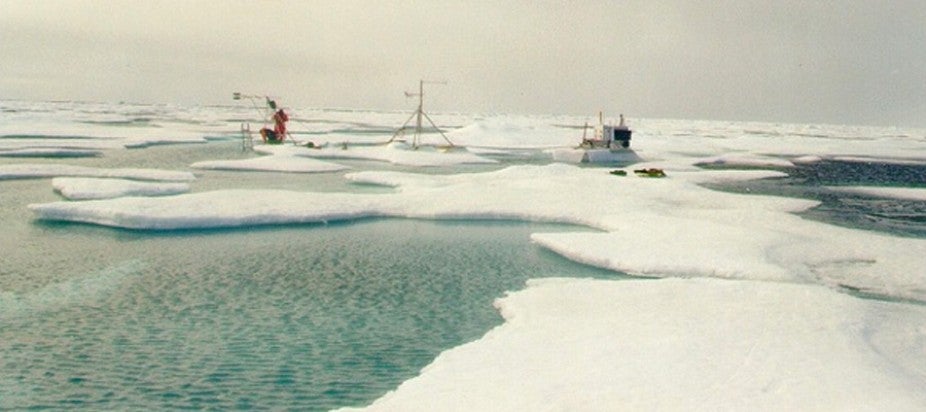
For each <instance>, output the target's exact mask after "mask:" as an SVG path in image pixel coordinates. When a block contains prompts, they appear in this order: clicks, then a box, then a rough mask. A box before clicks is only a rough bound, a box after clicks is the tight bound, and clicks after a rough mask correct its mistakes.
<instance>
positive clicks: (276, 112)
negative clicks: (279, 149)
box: [232, 92, 297, 151]
mask: <svg viewBox="0 0 926 412" xmlns="http://www.w3.org/2000/svg"><path fill="white" fill-rule="evenodd" d="M232 99H233V100H242V99H246V100H249V101H250V102H251V105H252V106H254V110H257V112H258V113H259V114H260V116H261V118H262V119H264V126H263V127H262V128H261V129H260V136H261V139H263V141H264V143H269V144H280V143H283V141H284V140H286V137H287V136H289V134H288V133H287V131H286V122H287V121H289V115H288V114H286V112H285V111H284V110H283V109H282V108H278V107H277V102H276V100H273V99H271V98H269V97H267V96H259V95H253V94H243V93H240V92H234V93H232ZM260 100H263V101H264V104H266V106H262V105H259V104H258V101H260ZM270 120H272V121H273V128H272V129H271V128H270V127H269V124H268V122H269V121H270ZM241 139H242V144H241V150H244V151H246V150H250V149H253V148H254V138H253V135H252V134H251V125H250V124H249V123H242V124H241ZM290 140H291V141H292V142H293V144H297V143H296V141H295V140H292V139H290Z"/></svg>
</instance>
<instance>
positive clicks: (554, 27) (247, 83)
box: [0, 0, 926, 126]
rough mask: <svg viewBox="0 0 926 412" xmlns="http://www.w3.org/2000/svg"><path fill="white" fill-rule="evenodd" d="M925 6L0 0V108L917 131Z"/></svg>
mask: <svg viewBox="0 0 926 412" xmlns="http://www.w3.org/2000/svg"><path fill="white" fill-rule="evenodd" d="M924 22H926V2H923V1H920V0H909V1H874V0H871V1H796V0H785V1H768V0H762V1H759V0H736V1H733V0H715V1H670V0H629V1H582V0H578V1H563V2H554V1H518V0H509V1H492V2H486V1H441V0H428V1H424V0H422V1H374V0H370V1H351V0H330V1H328V0H318V1H233V0H229V1H154V0H144V1H142V0H138V1H130V0H125V1H82V0H72V1H45V0H38V1H35V0H30V1H26V0H0V58H2V61H0V98H13V99H35V100H100V101H122V100H125V101H135V102H152V103H183V104H191V103H204V104H215V103H224V104H228V103H231V98H230V96H231V93H232V92H233V91H242V92H249V93H258V94H271V95H274V96H278V97H279V98H280V99H281V100H282V101H283V102H284V103H285V104H287V105H290V106H295V107H308V106H315V107H331V106H337V107H357V108H378V109H406V108H410V107H411V106H413V104H414V102H412V101H406V98H405V97H404V96H403V94H402V92H403V91H405V90H414V88H415V87H416V86H417V82H418V79H419V78H425V79H433V80H445V81H447V84H446V85H434V86H432V87H430V88H429V89H428V90H426V92H428V93H429V94H430V98H429V101H428V103H429V104H431V108H432V109H433V110H447V111H463V112H512V113H540V114H548V113H563V114H593V113H595V112H597V111H598V110H599V109H600V110H604V111H606V112H608V113H615V112H618V111H620V112H624V113H627V114H628V115H629V116H631V117H670V118H693V119H729V120H766V121H784V122H818V123H851V124H882V125H907V126H926V24H924Z"/></svg>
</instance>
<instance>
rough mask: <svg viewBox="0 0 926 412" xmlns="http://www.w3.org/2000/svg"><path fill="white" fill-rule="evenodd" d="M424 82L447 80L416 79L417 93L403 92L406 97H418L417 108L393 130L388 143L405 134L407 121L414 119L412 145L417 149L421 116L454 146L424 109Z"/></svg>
mask: <svg viewBox="0 0 926 412" xmlns="http://www.w3.org/2000/svg"><path fill="white" fill-rule="evenodd" d="M425 83H428V84H447V82H445V81H444V82H438V81H425V80H419V81H418V93H411V92H405V97H406V98H408V97H415V96H417V97H418V109H417V110H415V112H414V113H412V115H411V116H410V117H409V118H408V120H406V121H405V123H403V124H402V127H400V128H399V129H398V130H396V131H395V133H394V134H393V135H392V138H390V139H389V143H392V142H393V141H394V140H396V139H397V138H401V137H402V136H404V135H405V131H406V130H407V129H408V128H409V127H408V123H409V122H411V121H412V119H415V134H414V136H413V137H412V147H413V148H415V149H417V148H418V146H419V144H418V143H419V140H420V137H421V134H422V128H421V125H422V118H423V119H426V120H427V121H428V123H430V124H431V127H433V128H434V130H437V132H438V133H440V135H441V137H443V138H444V140H445V141H447V144H449V145H450V147H451V148H452V147H454V145H453V142H451V141H450V139H449V138H447V135H445V134H444V132H443V131H442V130H441V129H440V127H437V125H436V124H434V121H433V120H431V117H430V116H428V114H427V113H425V111H424V84H425Z"/></svg>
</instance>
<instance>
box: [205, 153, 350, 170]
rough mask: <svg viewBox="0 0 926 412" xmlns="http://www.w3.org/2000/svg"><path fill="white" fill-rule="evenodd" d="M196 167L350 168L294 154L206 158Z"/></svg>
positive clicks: (242, 168) (252, 168) (224, 168)
mask: <svg viewBox="0 0 926 412" xmlns="http://www.w3.org/2000/svg"><path fill="white" fill-rule="evenodd" d="M190 167H192V168H194V169H214V170H251V171H266V172H289V173H319V172H334V171H338V170H344V169H348V167H347V166H344V165H339V164H336V163H331V162H325V161H321V160H316V159H310V158H306V157H300V156H292V155H274V156H260V157H254V158H250V159H238V160H206V161H201V162H196V163H193V164H192V165H191V166H190Z"/></svg>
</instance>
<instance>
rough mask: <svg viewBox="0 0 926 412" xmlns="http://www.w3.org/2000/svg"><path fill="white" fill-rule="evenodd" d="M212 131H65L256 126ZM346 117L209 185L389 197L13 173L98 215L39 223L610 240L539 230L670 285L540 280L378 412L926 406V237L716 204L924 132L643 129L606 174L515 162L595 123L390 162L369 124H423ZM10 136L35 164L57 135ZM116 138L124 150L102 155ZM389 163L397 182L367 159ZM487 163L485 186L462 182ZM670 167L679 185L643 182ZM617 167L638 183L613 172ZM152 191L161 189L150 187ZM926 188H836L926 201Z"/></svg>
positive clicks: (20, 168)
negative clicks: (328, 225) (484, 230)
mask: <svg viewBox="0 0 926 412" xmlns="http://www.w3.org/2000/svg"><path fill="white" fill-rule="evenodd" d="M215 110H216V111H218V110H219V109H215ZM317 113H319V114H322V115H324V114H325V113H324V112H323V111H322V112H317ZM199 115H200V116H202V117H204V118H205V119H209V120H208V121H204V123H203V124H207V125H208V127H204V128H203V130H198V131H190V130H188V127H187V126H183V127H182V130H181V133H177V135H176V136H179V137H177V138H176V139H175V138H173V137H171V136H164V137H163V138H162V139H158V138H155V137H154V136H151V134H150V133H151V132H150V131H146V132H145V133H143V134H144V136H142V137H140V138H139V137H132V136H127V137H125V138H124V139H121V140H119V139H116V138H115V137H113V136H110V135H108V134H105V135H99V136H97V135H94V134H93V130H91V129H84V128H83V126H81V127H79V128H78V129H79V130H77V129H75V130H68V129H67V127H66V126H62V125H59V124H57V123H55V124H54V127H53V129H55V133H53V134H51V135H53V136H59V135H60V136H67V135H81V136H84V135H87V136H89V137H90V138H92V139H93V141H94V143H93V144H92V145H88V146H82V147H83V148H92V149H94V150H113V147H120V145H121V147H129V146H132V145H135V144H136V143H137V142H139V141H144V142H147V143H146V144H150V143H151V142H161V143H163V142H168V141H172V139H175V140H176V141H179V142H184V143H190V142H194V141H197V138H196V136H197V134H198V136H199V137H200V138H201V139H202V141H203V142H205V141H206V139H205V137H204V136H211V138H212V139H222V138H221V137H218V138H217V137H216V136H220V135H221V133H219V132H220V131H221V130H223V129H224V130H226V131H228V130H231V131H235V130H237V125H234V124H228V123H227V122H223V121H222V120H221V119H222V118H223V116H221V115H219V114H212V113H208V112H205V113H200V114H199ZM330 116H331V117H332V119H331V120H332V123H326V124H325V125H322V126H318V129H317V130H315V131H314V132H313V133H316V134H313V135H311V136H310V137H311V140H312V141H313V142H316V143H318V144H319V145H325V147H323V148H322V149H315V148H312V149H310V148H307V147H304V146H302V147H300V146H296V145H290V144H285V145H279V146H269V145H266V146H265V145H261V144H259V142H258V144H257V148H256V151H257V152H258V154H257V155H255V156H254V157H248V158H244V159H241V158H234V159H214V160H205V161H197V162H192V163H191V164H190V168H192V169H194V170H196V171H203V170H214V169H221V170H235V171H237V172H239V173H248V172H250V171H260V172H267V171H271V172H299V173H308V172H311V173H341V174H343V178H344V179H346V180H348V181H350V182H354V183H357V184H362V185H367V186H378V187H381V188H386V189H387V190H381V191H373V192H364V191H351V192H348V191H313V190H312V188H311V187H307V188H304V190H280V189H265V190H254V189H240V188H235V187H225V188H222V189H218V190H204V191H199V190H196V187H195V184H196V181H197V178H196V176H195V175H194V174H193V173H191V172H189V171H184V170H176V171H165V170H152V169H119V170H115V169H112V170H99V169H93V168H83V167H77V166H69V165H65V164H51V163H42V164H30V163H4V164H0V185H2V184H3V181H2V180H3V179H22V178H48V177H55V178H57V179H55V180H54V182H55V183H54V185H55V187H56V188H58V190H59V191H60V192H61V193H62V194H65V196H66V197H67V198H69V199H89V198H93V199H97V200H82V201H75V200H61V201H53V202H42V203H34V204H30V205H28V206H27V205H22V206H23V207H28V208H29V209H30V210H31V211H32V213H33V214H34V216H35V218H36V219H38V220H43V221H44V220H47V221H70V222H82V223H91V224H96V225H103V226H111V227H117V228H128V229H135V230H169V229H191V228H220V227H249V226H255V225H268V224H275V225H280V224H291V223H307V222H332V221H344V220H354V219H360V218H368V217H398V218H411V219H443V220H451V219H452V220H458V219H470V220H526V221H536V222H555V223H566V224H572V225H580V226H585V227H588V228H592V229H594V231H591V232H590V231H575V232H560V233H534V234H533V235H532V236H531V241H532V242H534V243H535V244H537V245H539V246H542V247H544V248H547V249H549V250H551V251H553V252H555V253H558V254H560V255H562V256H564V257H566V258H568V259H571V260H574V261H576V262H580V263H583V264H587V265H593V266H597V267H601V268H606V269H610V270H615V271H620V272H624V273H628V274H631V275H638V276H641V277H645V278H660V279H658V280H652V279H646V280H634V281H605V280H585V279H543V280H534V281H531V282H529V283H528V285H527V286H526V288H525V289H524V290H520V291H511V293H510V294H509V295H508V296H505V297H503V298H500V299H499V300H498V301H497V303H496V306H497V307H498V309H499V311H500V313H501V314H502V315H503V317H504V318H505V323H504V324H503V325H501V326H499V327H497V328H495V329H493V330H491V331H489V332H488V333H487V334H486V335H485V336H484V337H483V338H482V339H479V340H477V341H474V342H471V343H468V344H466V345H463V346H460V347H457V348H447V351H446V352H444V353H443V354H441V355H440V356H438V357H437V358H436V359H434V361H433V363H432V364H431V365H429V366H428V367H427V368H425V369H424V370H422V372H421V374H420V375H419V376H417V377H415V378H412V379H410V380H408V381H406V382H405V383H404V384H402V385H401V386H399V387H398V388H397V389H396V390H395V391H394V392H391V393H389V394H387V395H385V396H383V397H382V398H381V399H379V400H377V401H376V402H374V403H373V404H372V405H370V409H371V410H403V411H404V410H551V409H553V410H613V409H632V410H639V409H644V410H646V409H660V410H665V409H670V410H689V409H759V410H782V409H805V410H806V409H810V410H820V409H858V410H923V409H924V408H926V395H924V394H926V391H924V388H926V356H923V355H924V354H926V344H924V342H926V309H924V306H923V304H922V302H926V270H924V269H923V268H924V264H923V263H924V260H923V256H924V255H926V239H924V238H921V237H911V236H896V235H893V234H890V233H878V232H872V231H866V230H859V229H855V228H851V227H845V226H836V225H833V224H831V223H826V222H822V221H818V220H811V219H807V218H805V217H803V216H801V215H800V214H801V213H804V212H806V211H808V210H812V209H813V208H815V207H817V206H818V205H819V204H820V202H819V201H817V200H809V199H798V198H789V197H782V196H771V195H760V194H748V193H733V192H728V191H718V190H715V189H711V188H708V187H709V185H718V184H727V183H731V182H737V183H748V182H753V181H757V180H758V179H767V178H779V177H782V176H786V175H787V173H788V170H789V168H792V167H795V165H799V164H815V163H819V162H825V161H830V160H839V159H841V160H843V161H865V162H872V161H877V162H884V163H893V164H904V165H914V166H922V167H926V144H924V143H926V133H924V132H923V131H917V130H900V129H895V128H871V127H853V126H810V125H787V124H764V123H747V122H739V123H737V122H709V121H680V120H647V119H640V120H636V119H631V121H632V127H633V128H634V130H635V135H634V142H633V149H634V150H635V152H636V154H637V155H638V156H639V157H640V158H641V159H642V161H641V162H640V163H636V164H632V165H626V164H623V165H617V166H605V167H594V166H579V165H572V164H562V163H554V162H552V161H549V160H547V161H542V162H538V161H536V160H533V161H532V162H530V164H520V163H518V162H517V161H512V160H511V159H518V156H519V155H520V154H522V153H523V152H524V151H525V150H528V151H532V153H535V154H536V155H535V156H533V157H531V159H537V158H538V156H547V155H549V151H550V150H554V149H557V148H560V149H562V148H569V147H571V146H573V145H575V144H576V143H577V142H578V138H579V136H580V135H581V134H580V133H577V130H580V129H576V128H567V127H563V125H581V124H582V123H583V122H585V121H586V119H584V118H582V117H568V116H557V117H553V116H550V117H528V116H513V115H512V116H507V115H497V116H489V117H486V116H471V117H466V116H462V115H453V118H454V121H458V122H460V124H461V125H462V126H463V127H460V128H458V129H456V130H454V131H452V132H450V133H448V136H449V137H450V138H451V139H453V141H454V143H455V144H457V145H459V146H461V147H464V148H470V149H472V150H463V151H459V152H454V151H450V152H447V153H444V152H441V151H438V150H432V149H426V150H409V149H408V148H407V147H403V146H402V145H401V144H393V145H373V144H370V139H371V138H370V133H357V135H356V136H353V140H352V136H351V134H350V132H349V131H344V130H343V129H342V128H341V126H343V125H348V126H350V125H354V126H356V125H357V124H359V123H362V122H366V123H368V124H375V125H377V127H381V128H385V127H384V126H386V125H389V124H396V120H395V119H399V120H398V121H399V122H400V121H401V118H402V117H403V116H402V115H401V114H398V115H397V114H395V113H374V112H362V111H358V112H343V111H339V112H332V113H330ZM335 118H336V119H335ZM335 121H336V122H335ZM49 122H51V121H49ZM176 127H178V128H179V127H180V126H176ZM22 133H25V131H24V130H21V127H20V126H18V125H12V126H11V125H4V126H2V127H0V135H19V134H22ZM162 133H163V132H162ZM379 137H381V138H383V139H381V140H385V138H388V134H381V135H379ZM113 139H115V140H116V141H112V140H113ZM224 139H225V140H230V139H235V137H234V136H226V137H224ZM14 140H15V144H13V143H14V142H13V141H14ZM64 140H65V141H66V140H67V139H64ZM302 140H303V141H305V140H309V138H303V139H302ZM0 141H2V142H3V145H4V146H3V147H4V148H5V149H6V150H10V151H14V150H31V148H32V147H33V146H32V145H31V142H33V141H38V142H41V141H42V139H38V138H35V139H20V138H17V139H2V138H0ZM346 141H350V142H351V143H353V142H359V144H349V145H347V149H344V148H343V147H342V146H340V145H339V143H343V142H346ZM100 142H105V143H107V144H112V146H111V147H108V148H107V147H102V146H103V145H99V146H97V147H91V146H93V145H98V144H99V143H100ZM17 145H18V146H17ZM36 146H42V144H37V145H36ZM42 147H45V146H42ZM119 150H126V149H119ZM142 150H144V149H142ZM60 155H61V156H64V155H66V153H64V152H62V153H60ZM509 155H510V156H509ZM52 156H54V155H52ZM320 159H325V160H320ZM499 159H501V160H499ZM369 160H373V161H375V163H376V164H377V166H369V165H368V164H367V163H363V162H365V161H369ZM338 161H351V162H352V163H350V166H349V167H348V166H345V165H341V164H338V163H337V162H338ZM383 164H386V165H385V166H384V165H383ZM390 165H400V166H403V167H405V169H402V170H392V169H390V167H392V166H390ZM466 165H470V166H476V167H478V169H474V170H466V169H460V168H462V167H466ZM649 167H654V168H661V169H663V170H665V172H666V174H667V175H668V176H667V177H666V178H661V179H653V178H645V177H639V176H636V175H635V174H634V173H633V172H632V170H633V169H639V168H649ZM409 168H411V169H412V170H411V171H409V170H408V169H409ZM614 168H620V169H622V170H625V171H627V172H629V173H628V174H627V176H623V177H622V176H614V175H611V174H609V173H608V172H609V171H610V170H612V169H614ZM448 171H449V172H448ZM61 177H69V178H75V177H80V178H81V179H61ZM88 178H93V179H100V178H107V180H86V179H88ZM114 178H115V179H114ZM117 179H118V180H117ZM125 179H128V180H125ZM138 180H146V181H148V182H146V184H145V185H143V186H142V187H138V186H137V184H138V183H140V182H137V181H138ZM104 183H105V184H104ZM923 183H924V182H920V183H919V185H920V186H918V187H905V188H898V187H893V188H883V187H859V186H853V187H836V188H832V190H833V191H835V192H840V191H846V192H852V193H860V194H864V195H872V196H882V197H888V198H903V199H908V200H912V201H923V199H924V198H923V195H922V191H923V188H922V184H923ZM180 185H188V186H180ZM92 187H96V188H97V191H98V192H106V193H95V190H94V189H93V188H92ZM137 190H141V191H140V192H139V191H137ZM186 192H189V193H186ZM68 193H81V194H79V195H78V194H72V195H68ZM305 230H307V231H311V230H312V228H311V227H309V228H306V229H305ZM849 292H851V293H849ZM860 296H876V297H879V299H865V298H862V297H860Z"/></svg>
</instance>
